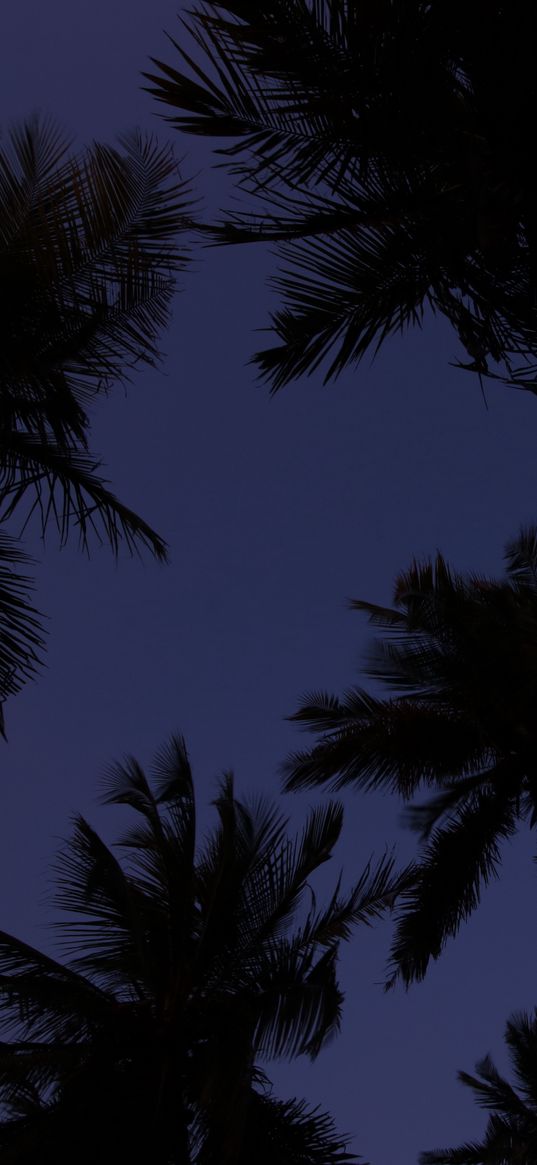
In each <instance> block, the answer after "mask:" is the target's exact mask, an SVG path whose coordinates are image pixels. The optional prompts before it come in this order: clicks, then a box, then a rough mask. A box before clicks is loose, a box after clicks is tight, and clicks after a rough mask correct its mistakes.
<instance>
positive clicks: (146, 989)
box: [0, 739, 408, 1165]
mask: <svg viewBox="0 0 537 1165" xmlns="http://www.w3.org/2000/svg"><path fill="white" fill-rule="evenodd" d="M106 800H107V801H108V802H109V803H111V804H114V805H123V806H128V807H129V809H130V810H131V811H133V812H134V815H135V817H134V821H133V824H132V826H131V828H130V829H129V831H128V832H127V833H126V834H125V835H124V836H123V837H122V839H121V841H120V846H121V847H122V852H123V854H124V860H123V861H119V860H118V858H117V857H116V856H115V855H114V853H113V852H112V850H111V849H109V848H108V846H106V845H105V843H104V842H103V841H102V840H101V838H100V837H99V836H98V835H97V834H96V833H95V831H94V830H93V829H92V828H91V826H90V825H89V824H88V823H87V822H86V821H85V820H83V819H82V818H77V819H76V821H75V827H74V835H73V838H72V841H71V843H70V844H69V845H68V847H67V848H66V849H65V851H64V852H63V854H62V856H61V858H60V861H59V864H58V867H57V878H58V881H57V884H58V892H57V902H58V903H59V905H60V906H61V907H62V908H63V909H64V910H66V911H67V912H68V919H67V921H66V922H65V923H63V924H62V927H61V933H62V936H63V945H64V950H65V953H66V959H65V961H63V962H56V961H55V960H53V959H52V958H50V957H49V956H47V955H45V954H43V953H41V952H40V951H37V950H34V949H33V948H30V947H29V946H28V945H27V944H25V943H23V942H20V941H19V940H18V939H16V938H13V937H12V936H11V935H7V934H1V935H0V1005H1V1015H2V1024H3V1027H4V1031H5V1032H6V1036H5V1042H4V1043H3V1044H2V1048H1V1055H0V1091H1V1096H2V1101H3V1107H4V1112H5V1119H4V1121H3V1123H2V1125H1V1127H0V1144H3V1145H4V1146H5V1151H6V1152H7V1151H8V1150H10V1151H11V1150H12V1151H13V1152H14V1154H15V1156H14V1158H13V1159H14V1160H17V1161H19V1160H20V1161H22V1162H26V1161H28V1162H29V1161H33V1160H34V1159H35V1158H34V1157H33V1156H32V1152H34V1151H35V1142H36V1138H37V1139H38V1141H39V1144H40V1147H41V1152H42V1154H43V1156H40V1160H43V1161H46V1162H48V1161H49V1160H50V1161H51V1162H52V1161H54V1162H63V1161H64V1156H62V1153H64V1152H65V1153H66V1154H67V1157H66V1158H65V1160H67V1159H68V1160H69V1161H71V1160H72V1154H73V1151H74V1148H73V1146H76V1153H75V1155H76V1158H77V1161H81V1162H85V1161H88V1163H89V1161H92V1162H93V1161H94V1160H95V1153H96V1152H97V1148H98V1152H99V1155H100V1157H101V1158H102V1156H103V1152H104V1154H105V1158H106V1160H108V1159H110V1161H112V1160H116V1159H117V1156H116V1153H117V1145H120V1146H121V1147H122V1151H123V1157H124V1159H125V1160H129V1161H132V1162H134V1163H136V1162H140V1163H141V1162H142V1161H143V1162H144V1165H146V1163H147V1161H148V1160H151V1161H155V1162H165V1163H166V1165H175V1163H177V1162H180V1163H181V1165H182V1163H183V1162H186V1161H196V1162H202V1163H203V1165H209V1163H210V1162H212V1160H213V1158H214V1160H215V1161H216V1159H217V1158H218V1160H219V1161H226V1160H229V1161H231V1160H233V1161H236V1162H241V1163H244V1165H247V1163H248V1162H249V1161H250V1160H251V1159H256V1160H257V1159H259V1160H261V1161H265V1158H266V1161H267V1165H268V1162H269V1156H270V1160H271V1161H273V1160H274V1159H278V1160H282V1161H283V1162H284V1165H285V1163H286V1162H288V1165H295V1163H296V1165H299V1163H300V1162H304V1165H307V1163H308V1162H310V1161H311V1165H332V1163H333V1165H339V1163H340V1162H343V1161H344V1160H345V1159H346V1151H345V1142H344V1140H342V1139H341V1138H337V1136H336V1134H335V1132H334V1130H333V1128H332V1125H331V1122H330V1120H329V1118H328V1117H326V1116H323V1115H322V1114H318V1113H315V1112H310V1111H309V1110H307V1108H306V1107H305V1106H304V1104H303V1103H302V1102H296V1101H293V1102H281V1101H276V1100H275V1099H274V1098H273V1097H271V1096H270V1094H267V1093H266V1091H265V1090H266V1088H267V1082H266V1078H265V1077H264V1073H263V1072H262V1071H261V1068H260V1066H259V1062H260V1061H262V1060H264V1059H265V1060H266V1059H270V1058H273V1057H281V1056H285V1057H294V1056H298V1055H307V1056H310V1057H315V1056H316V1055H317V1054H318V1052H319V1051H320V1049H321V1048H322V1046H323V1045H324V1044H325V1042H326V1041H327V1040H328V1039H329V1038H330V1036H331V1035H333V1034H334V1032H336V1031H337V1029H338V1026H339V1021H340V1012H341V1004H342V994H341V990H340V988H339V986H338V982H337V974H336V964H337V957H338V950H339V945H340V942H341V941H342V940H344V939H346V938H347V937H348V936H349V934H350V932H351V929H352V928H353V927H354V926H355V925H356V924H357V923H360V922H363V923H369V922H370V921H371V920H373V919H374V918H376V917H377V916H379V915H380V914H381V913H382V912H383V910H384V909H385V907H386V906H387V905H388V903H389V902H391V901H392V900H393V895H394V894H397V893H399V892H400V891H401V890H402V889H403V887H404V885H405V879H406V878H407V877H408V875H407V874H402V875H399V876H397V875H395V874H394V872H393V862H392V860H391V859H389V858H384V859H382V860H381V861H380V862H379V863H378V864H377V865H376V867H375V868H374V869H373V868H370V867H369V866H368V867H367V868H366V870H364V872H363V874H362V876H361V878H360V879H359V881H358V883H357V885H356V886H355V887H354V888H353V889H352V890H351V891H350V892H349V893H347V894H343V893H342V892H341V891H340V888H339V883H338V885H337V886H336V888H335V890H334V893H333V895H332V897H331V898H330V900H329V902H328V903H327V905H326V906H323V907H318V906H317V905H316V903H315V900H314V899H313V900H312V899H311V897H310V891H309V888H308V883H309V878H310V876H311V875H312V874H313V873H314V872H315V870H316V869H317V868H318V867H319V866H320V865H321V864H322V863H323V862H325V861H326V860H327V859H328V858H329V857H330V855H331V851H332V848H333V846H334V844H335V842H336V841H337V838H338V835H339V832H340V829H341V823H342V811H341V807H340V806H339V805H337V804H329V805H327V806H324V807H322V808H320V809H317V810H314V811H313V812H312V813H311V814H310V816H309V818H308V820H307V823H306V825H305V828H304V831H303V834H302V837H301V838H300V839H298V840H295V841H293V840H291V839H289V838H288V837H287V836H286V832H285V825H286V823H285V820H283V819H282V818H281V816H280V815H279V814H278V813H277V812H276V810H275V809H274V807H272V806H270V805H269V804H265V803H264V802H263V801H258V802H256V803H255V804H253V805H251V806H248V805H246V804H244V803H242V802H241V801H239V800H238V799H237V798H236V797H235V795H234V792H233V781H232V778H231V777H230V776H227V777H226V778H225V779H224V780H223V782H222V784H221V787H220V790H219V793H218V796H217V799H216V802H215V804H216V808H217V812H218V825H217V827H216V829H213V831H212V832H211V833H210V834H209V835H208V837H207V838H206V840H205V843H204V845H203V847H202V849H201V850H200V851H198V850H197V847H196V820H195V799H194V790H193V784H192V776H191V771H190V766H189V763H188V758H187V754H186V749H185V745H184V742H183V741H182V739H172V741H171V743H170V744H169V745H168V746H167V747H166V748H165V749H164V750H163V751H162V752H161V753H160V754H159V756H158V757H157V759H156V763H155V767H154V780H153V783H152V785H151V784H150V783H149V782H148V780H147V778H146V776H145V774H144V772H143V771H142V769H141V768H140V766H139V765H138V764H137V762H136V761H134V760H129V761H127V762H126V763H125V764H123V765H119V766H117V767H116V768H114V770H113V771H112V772H111V774H110V777H109V781H108V789H107V795H106ZM308 900H309V902H310V906H309V908H308V906H307V902H308ZM262 1128H265V1130H266V1137H265V1139H264V1140H263V1145H264V1147H263V1146H262V1145H261V1144H257V1142H256V1137H258V1138H259V1135H260V1132H259V1131H260V1129H262ZM105 1130H106V1136H105ZM293 1138H294V1140H293ZM304 1138H305V1140H304ZM62 1145H63V1146H64V1148H63V1149H62ZM103 1145H104V1146H106V1145H110V1149H109V1150H107V1149H106V1148H103ZM278 1145H279V1146H280V1148H279V1149H278ZM285 1145H287V1148H286V1149H285V1152H284V1147H285ZM305 1145H306V1148H307V1146H309V1148H307V1151H306V1148H305V1147H304V1146H305ZM254 1146H255V1152H254V1151H253V1149H254ZM271 1146H272V1149H274V1151H275V1153H276V1158H275V1157H273V1156H271V1155H270V1152H269V1150H270V1151H271ZM293 1146H294V1147H293ZM300 1146H302V1152H303V1155H302V1156H300V1153H299V1149H300ZM276 1150H278V1151H277V1152H276ZM24 1152H27V1154H28V1156H24ZM17 1153H19V1156H16V1154H17ZM107 1153H108V1156H106V1154H107ZM47 1154H49V1155H48V1156H47ZM278 1154H280V1155H278ZM293 1154H294V1155H293ZM308 1154H309V1156H308ZM8 1159H9V1158H7V1157H6V1160H8Z"/></svg>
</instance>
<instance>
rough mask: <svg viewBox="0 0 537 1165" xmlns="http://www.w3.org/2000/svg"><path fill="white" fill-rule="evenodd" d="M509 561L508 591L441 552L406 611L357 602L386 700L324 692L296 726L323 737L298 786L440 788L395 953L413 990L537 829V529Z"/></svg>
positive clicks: (310, 701) (430, 808)
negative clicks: (511, 847) (376, 632)
mask: <svg viewBox="0 0 537 1165" xmlns="http://www.w3.org/2000/svg"><path fill="white" fill-rule="evenodd" d="M506 558H507V573H506V578H505V579H504V580H498V581H495V580H492V579H487V578H480V577H476V576H473V575H462V574H457V573H456V572H454V571H452V570H450V568H449V567H448V565H447V563H446V562H445V561H444V559H443V558H442V557H441V556H440V555H439V556H438V557H437V558H436V561H435V562H427V563H424V564H419V563H414V564H413V565H412V566H411V568H410V570H409V571H407V572H406V573H404V574H401V575H400V576H399V577H398V579H397V581H396V584H395V594H394V602H395V608H394V609H392V608H385V607H380V606H377V605H376V604H373V603H367V602H362V601H356V602H354V603H353V604H352V605H353V606H354V607H355V608H356V609H358V610H361V611H365V612H366V613H367V614H368V615H369V618H370V620H371V622H372V623H374V624H375V625H376V626H378V627H380V628H381V631H382V632H383V636H382V638H381V639H380V640H379V641H378V642H377V644H376V646H375V647H374V648H373V651H372V653H371V656H370V657H369V660H368V662H367V665H366V674H367V675H368V676H369V678H370V679H372V680H373V681H374V682H375V684H380V685H381V694H378V695H377V694H373V693H371V692H368V691H364V690H363V689H361V688H356V689H353V690H351V691H350V692H347V693H346V694H345V695H344V697H343V698H342V699H339V698H337V697H335V696H331V695H328V694H326V693H313V694H312V695H310V696H307V697H306V698H305V699H304V701H303V703H302V706H301V708H300V710H299V711H298V712H297V713H296V715H295V716H294V717H292V719H294V720H296V721H298V722H300V723H301V724H303V725H304V726H305V727H306V728H307V729H308V730H309V731H312V732H314V733H316V734H317V740H316V743H315V745H314V747H313V748H311V749H310V750H307V751H302V752H298V753H296V754H295V755H294V756H292V757H290V759H289V760H288V761H287V762H286V765H285V766H284V771H285V778H286V788H287V789H301V788H306V787H310V786H317V785H329V786H331V787H332V788H340V787H342V786H345V785H353V786H354V787H356V788H359V789H365V790H370V789H384V790H388V791H391V792H394V793H396V794H398V795H399V796H400V797H402V798H403V800H404V801H405V802H407V803H408V802H414V799H415V798H416V797H419V795H420V794H421V793H422V791H423V790H431V789H432V790H434V795H433V796H432V798H430V799H429V800H427V801H426V802H425V803H424V804H415V803H413V804H412V805H411V806H410V809H409V810H407V814H406V820H407V823H408V824H409V825H410V826H411V827H412V828H414V829H415V830H417V832H418V833H419V835H420V837H421V840H422V842H423V843H425V845H424V849H423V853H422V856H421V860H420V864H419V866H418V876H417V879H416V881H415V882H414V883H413V885H412V886H410V887H409V889H408V893H407V895H406V898H405V901H404V904H403V905H402V907H401V909H400V910H399V914H398V925H397V930H396V936H395V941H394V944H393V948H392V957H393V964H394V975H395V976H397V975H400V976H402V978H403V980H404V981H405V982H406V983H409V982H411V981H412V980H413V979H420V978H422V977H423V976H424V975H425V972H426V970H427V966H428V963H429V960H430V958H435V959H436V958H438V956H439V955H440V953H441V951H442V949H443V947H444V945H445V943H446V940H447V938H448V937H449V936H452V935H455V934H456V933H457V931H458V929H459V926H460V925H461V922H462V921H463V920H465V919H467V918H468V917H469V915H470V914H471V913H472V911H473V910H474V909H475V908H476V907H477V905H478V903H479V900H480V895H481V892H482V888H483V887H484V886H485V885H486V884H487V883H488V882H489V881H490V880H491V878H493V877H495V876H496V875H497V872H498V868H499V863H500V853H501V843H502V842H503V841H504V840H505V839H506V838H508V837H510V836H511V835H512V834H514V832H515V830H516V828H517V825H518V823H519V822H520V821H523V820H526V821H528V822H529V825H530V827H531V828H533V827H534V826H535V824H536V823H537V768H536V757H537V735H536V724H535V708H534V702H535V701H534V694H535V691H536V690H537V528H533V529H528V530H525V531H522V532H521V534H520V536H519V537H518V538H517V539H516V540H515V541H514V542H513V543H512V544H511V545H509V546H508V547H507V552H506Z"/></svg>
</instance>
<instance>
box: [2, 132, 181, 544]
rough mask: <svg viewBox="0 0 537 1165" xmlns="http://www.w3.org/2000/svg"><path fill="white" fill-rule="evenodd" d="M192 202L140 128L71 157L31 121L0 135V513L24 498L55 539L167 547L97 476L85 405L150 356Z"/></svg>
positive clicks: (5, 514) (154, 355) (169, 154)
mask: <svg viewBox="0 0 537 1165" xmlns="http://www.w3.org/2000/svg"><path fill="white" fill-rule="evenodd" d="M190 205H191V204H190V198H189V192H188V186H187V184H186V183H185V182H184V181H183V180H181V178H180V177H179V174H178V169H177V163H176V160H175V158H174V155H173V151H172V150H171V148H170V147H169V146H168V145H164V146H162V145H159V144H158V143H157V142H156V141H155V140H154V139H152V138H151V137H144V136H143V135H142V134H140V133H138V132H134V133H132V134H131V135H126V136H124V137H123V138H121V139H120V141H119V145H118V147H117V148H116V147H114V148H113V147H110V146H105V145H101V144H95V145H93V146H91V147H90V148H88V149H85V150H82V151H80V152H79V153H78V154H73V153H72V152H71V150H70V141H69V140H68V139H67V138H66V137H65V135H64V134H63V133H62V132H60V130H59V129H58V128H57V127H56V126H55V125H54V124H53V123H52V122H51V121H48V120H46V119H43V118H33V119H30V120H29V121H27V122H26V123H24V124H23V125H22V126H20V127H15V128H13V129H12V130H11V132H10V133H9V134H8V135H7V138H6V140H5V141H4V142H3V143H1V144H0V296H1V307H2V321H3V343H2V352H1V356H0V504H1V510H0V520H2V521H4V520H5V519H6V518H10V517H11V515H12V514H13V512H14V510H15V509H17V510H18V509H19V507H20V505H21V503H24V504H25V513H26V516H28V513H29V512H30V513H32V512H37V514H38V516H39V517H40V521H41V527H42V532H43V533H45V532H46V530H47V528H48V526H49V524H50V523H51V522H52V523H54V524H55V525H56V527H57V529H58V531H59V534H60V538H61V540H62V541H65V540H66V538H67V537H68V535H69V533H70V532H71V531H72V528H73V527H74V528H75V531H76V534H77V536H78V537H79V538H80V540H81V542H82V544H83V545H84V546H86V545H87V544H88V541H89V539H90V537H91V536H92V535H94V534H97V536H98V537H100V538H101V539H103V538H104V539H105V540H106V541H108V542H109V543H110V544H111V545H112V547H113V549H114V550H116V551H117V550H118V548H119V546H120V545H121V543H124V544H126V545H127V547H128V548H130V549H131V550H133V549H136V547H138V546H140V547H142V546H145V547H147V548H149V549H150V550H151V551H152V553H154V554H155V555H156V556H157V557H158V558H164V557H165V553H166V549H165V543H164V542H163V540H162V538H160V537H159V536H158V535H157V534H155V532H154V531H153V530H152V529H151V527H150V526H149V525H148V524H147V523H146V522H144V521H143V519H142V518H139V517H138V516H137V515H136V514H135V513H134V512H133V511H132V510H130V509H129V507H127V506H125V505H124V504H123V503H122V502H120V501H119V500H118V499H117V498H116V497H115V496H114V495H113V493H112V492H111V491H110V489H109V488H108V485H107V483H106V482H105V481H104V480H103V478H102V477H101V476H100V474H99V473H98V472H97V470H98V467H99V458H98V457H96V456H95V454H94V453H93V452H92V451H91V450H90V448H89V443H88V430H89V424H90V417H89V412H88V408H89V406H90V405H91V402H92V400H93V399H94V397H95V396H96V394H99V393H104V392H106V391H108V390H109V389H110V388H111V386H112V385H113V384H114V383H116V382H117V381H118V380H121V379H125V377H127V376H128V375H129V374H130V373H131V372H132V370H134V369H135V368H136V367H137V366H138V365H139V364H140V363H146V364H154V363H155V362H156V361H157V360H158V356H159V351H158V337H159V334H160V332H161V331H162V329H163V327H164V326H165V324H166V323H167V320H168V315H169V309H170V303H171V298H172V295H173V291H174V285H175V276H176V273H177V272H178V271H179V270H180V268H181V267H183V266H184V264H185V262H186V248H185V247H184V245H181V246H180V245H179V234H180V233H181V232H183V233H184V231H185V227H186V226H187V225H188V223H189V221H190V220H189V213H190Z"/></svg>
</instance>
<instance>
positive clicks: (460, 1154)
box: [420, 1012, 537, 1165]
mask: <svg viewBox="0 0 537 1165" xmlns="http://www.w3.org/2000/svg"><path fill="white" fill-rule="evenodd" d="M505 1040H506V1044H507V1047H508V1050H509V1055H510V1058H511V1062H512V1065H513V1068H514V1073H515V1081H516V1083H515V1086H514V1087H513V1085H511V1084H509V1081H508V1080H505V1079H504V1077H503V1076H501V1075H500V1073H499V1072H498V1069H497V1068H496V1067H495V1065H494V1063H493V1061H492V1060H491V1058H490V1056H485V1058H484V1059H483V1060H480V1061H479V1063H478V1064H476V1074H477V1075H476V1076H471V1075H469V1073H468V1072H459V1080H460V1081H461V1082H462V1083H463V1084H465V1085H466V1086H467V1087H468V1088H471V1089H472V1091H473V1092H474V1093H475V1098H476V1100H477V1103H478V1104H479V1105H480V1106H481V1108H484V1109H486V1110H487V1112H488V1113H490V1115H489V1118H488V1122H487V1127H486V1130H485V1134H484V1136H483V1139H482V1140H481V1141H471V1142H469V1143H467V1144H465V1145H460V1146H459V1148H457V1149H434V1150H432V1151H429V1152H427V1153H422V1154H421V1156H420V1162H421V1165H533V1163H534V1161H535V1157H536V1154H537V1016H536V1015H535V1014H534V1015H533V1016H529V1015H525V1014H524V1013H523V1012H522V1013H520V1014H517V1015H513V1016H511V1019H510V1020H509V1022H508V1024H507V1028H506V1033H505Z"/></svg>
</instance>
